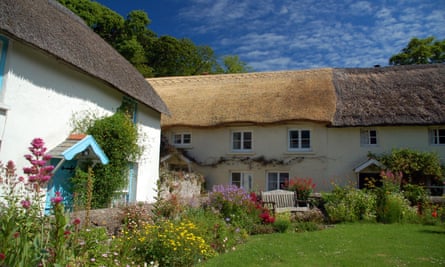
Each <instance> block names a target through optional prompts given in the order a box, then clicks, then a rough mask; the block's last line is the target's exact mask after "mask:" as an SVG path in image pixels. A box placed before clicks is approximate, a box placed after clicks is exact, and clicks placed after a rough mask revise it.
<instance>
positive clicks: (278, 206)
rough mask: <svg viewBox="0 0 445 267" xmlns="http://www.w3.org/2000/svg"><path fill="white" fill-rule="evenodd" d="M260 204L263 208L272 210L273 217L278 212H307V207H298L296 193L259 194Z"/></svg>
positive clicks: (285, 191) (272, 191) (267, 192)
mask: <svg viewBox="0 0 445 267" xmlns="http://www.w3.org/2000/svg"><path fill="white" fill-rule="evenodd" d="M260 197H261V202H262V205H263V207H265V208H268V209H269V210H272V213H273V214H274V215H275V214H276V213H280V212H288V211H290V212H303V211H307V210H309V207H308V206H303V207H301V206H299V205H298V201H297V193H296V192H295V191H289V190H282V189H277V190H271V191H265V192H261V194H260Z"/></svg>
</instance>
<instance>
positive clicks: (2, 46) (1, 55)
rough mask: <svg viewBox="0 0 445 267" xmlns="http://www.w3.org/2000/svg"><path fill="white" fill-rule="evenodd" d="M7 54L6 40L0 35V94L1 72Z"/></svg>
mask: <svg viewBox="0 0 445 267" xmlns="http://www.w3.org/2000/svg"><path fill="white" fill-rule="evenodd" d="M7 52H8V39H6V37H3V36H1V35H0V92H1V91H2V84H3V72H4V71H5V65H6V53H7Z"/></svg>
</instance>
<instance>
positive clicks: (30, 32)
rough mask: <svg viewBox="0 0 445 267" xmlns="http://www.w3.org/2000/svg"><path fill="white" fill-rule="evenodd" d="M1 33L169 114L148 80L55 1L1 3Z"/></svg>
mask: <svg viewBox="0 0 445 267" xmlns="http://www.w3.org/2000/svg"><path fill="white" fill-rule="evenodd" d="M0 34H4V35H6V36H8V37H10V38H12V39H15V40H17V41H20V42H23V43H26V44H28V45H30V46H33V47H36V48H38V49H40V50H43V51H45V52H47V53H48V54H50V55H52V56H54V57H56V58H57V59H59V60H61V61H63V62H65V63H68V64H69V65H71V66H73V67H75V68H76V69H78V70H80V71H82V72H85V73H86V74H88V75H91V76H93V77H95V78H98V79H100V80H102V81H104V82H105V83H107V84H109V85H110V86H112V87H114V88H116V89H118V90H119V91H121V92H123V93H124V94H126V95H129V96H130V97H133V98H134V99H136V100H138V101H140V102H141V103H142V104H145V105H147V106H149V107H151V108H153V109H154V110H157V111H158V112H162V113H168V109H167V107H166V105H165V104H164V102H163V101H162V99H161V98H160V97H159V96H158V95H157V94H156V92H155V91H154V90H153V88H152V87H151V86H150V85H149V84H147V82H145V79H144V77H143V76H142V75H141V74H140V73H139V72H138V71H137V70H136V69H135V68H134V67H133V66H132V65H131V64H130V63H129V62H128V61H127V60H126V59H125V58H123V57H122V56H121V55H120V54H119V53H118V52H116V51H115V50H114V49H113V48H112V47H111V46H110V45H108V44H107V43H106V42H105V41H104V40H103V39H101V38H100V37H99V36H98V35H97V34H96V33H94V32H93V31H92V30H91V29H90V28H89V27H88V26H86V25H85V24H84V23H83V21H82V20H81V19H80V18H79V17H77V16H76V15H74V14H73V13H72V12H71V11H69V10H68V9H66V8H65V7H63V6H62V5H60V4H59V3H57V2H56V1H54V0H32V1H31V0H1V1H0Z"/></svg>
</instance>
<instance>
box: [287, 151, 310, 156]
mask: <svg viewBox="0 0 445 267" xmlns="http://www.w3.org/2000/svg"><path fill="white" fill-rule="evenodd" d="M284 154H285V155H301V154H303V155H314V154H315V152H314V151H313V150H288V151H286V152H284Z"/></svg>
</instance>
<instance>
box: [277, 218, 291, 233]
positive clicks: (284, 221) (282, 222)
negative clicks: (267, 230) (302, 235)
mask: <svg viewBox="0 0 445 267" xmlns="http://www.w3.org/2000/svg"><path fill="white" fill-rule="evenodd" d="M290 225H291V222H290V220H289V219H288V218H282V217H279V218H276V219H275V222H274V223H273V224H272V226H273V229H274V230H275V231H276V232H278V233H285V232H286V231H287V229H289V227H290Z"/></svg>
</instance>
